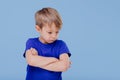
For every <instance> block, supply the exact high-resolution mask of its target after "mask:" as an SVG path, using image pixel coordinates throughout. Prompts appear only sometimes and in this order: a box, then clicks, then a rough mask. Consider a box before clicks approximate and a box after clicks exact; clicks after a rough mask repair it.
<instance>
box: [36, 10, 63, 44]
mask: <svg viewBox="0 0 120 80" xmlns="http://www.w3.org/2000/svg"><path fill="white" fill-rule="evenodd" d="M35 20H36V30H37V31H38V32H39V33H40V38H39V39H40V40H41V42H43V43H52V42H54V41H55V40H56V39H57V38H58V33H59V30H60V29H61V27H62V20H61V18H60V15H59V13H58V12H57V11H56V10H55V9H53V8H43V9H41V10H39V11H37V12H36V14H35Z"/></svg>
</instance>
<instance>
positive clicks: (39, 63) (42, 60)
mask: <svg viewBox="0 0 120 80" xmlns="http://www.w3.org/2000/svg"><path fill="white" fill-rule="evenodd" d="M27 60H28V61H27V62H28V64H29V65H31V66H35V67H40V68H41V67H44V66H46V65H49V64H50V63H53V62H55V61H57V59H56V58H53V57H43V56H38V55H31V56H29V57H28V58H27Z"/></svg>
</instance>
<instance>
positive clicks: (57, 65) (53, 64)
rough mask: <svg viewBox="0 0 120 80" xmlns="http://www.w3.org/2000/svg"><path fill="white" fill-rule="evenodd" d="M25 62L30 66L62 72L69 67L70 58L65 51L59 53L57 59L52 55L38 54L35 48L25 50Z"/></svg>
mask: <svg viewBox="0 0 120 80" xmlns="http://www.w3.org/2000/svg"><path fill="white" fill-rule="evenodd" d="M26 60H27V63H28V64H29V65H31V66H35V67H40V68H43V69H46V70H50V71H56V72H63V71H66V70H67V69H68V68H69V67H70V60H69V56H68V54H67V53H63V54H61V55H60V57H59V59H57V58H54V57H43V56H38V53H37V51H36V50H35V49H33V48H31V49H30V50H27V51H26Z"/></svg>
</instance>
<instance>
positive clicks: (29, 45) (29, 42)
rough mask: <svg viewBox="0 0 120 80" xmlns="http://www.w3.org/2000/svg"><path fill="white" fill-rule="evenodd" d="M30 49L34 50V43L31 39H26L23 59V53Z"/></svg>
mask: <svg viewBox="0 0 120 80" xmlns="http://www.w3.org/2000/svg"><path fill="white" fill-rule="evenodd" d="M30 48H34V42H33V41H32V39H28V40H27V42H26V48H25V51H24V53H23V57H25V53H26V51H27V50H28V49H30Z"/></svg>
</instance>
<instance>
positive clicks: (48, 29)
mask: <svg viewBox="0 0 120 80" xmlns="http://www.w3.org/2000/svg"><path fill="white" fill-rule="evenodd" d="M43 29H44V30H47V31H59V28H58V27H56V25H55V24H54V23H53V24H51V25H48V24H47V25H44V27H43Z"/></svg>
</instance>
